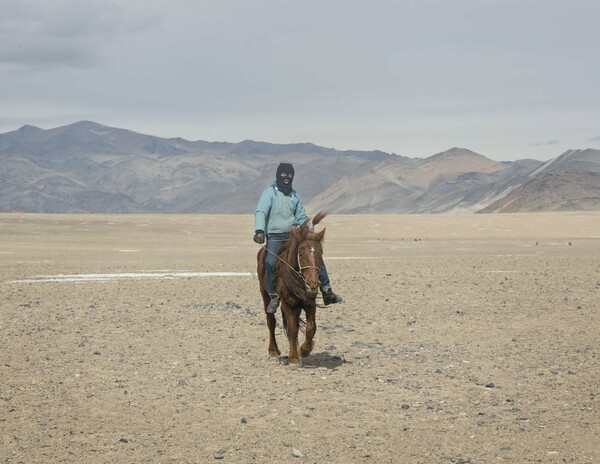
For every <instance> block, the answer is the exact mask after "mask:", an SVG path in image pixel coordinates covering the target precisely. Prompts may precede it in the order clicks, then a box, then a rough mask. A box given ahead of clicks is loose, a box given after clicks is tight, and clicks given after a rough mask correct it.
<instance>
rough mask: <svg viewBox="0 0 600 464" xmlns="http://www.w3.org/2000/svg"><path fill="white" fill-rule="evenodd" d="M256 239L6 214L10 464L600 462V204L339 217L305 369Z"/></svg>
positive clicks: (158, 225)
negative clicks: (272, 335)
mask: <svg viewBox="0 0 600 464" xmlns="http://www.w3.org/2000/svg"><path fill="white" fill-rule="evenodd" d="M252 226H253V219H252V216H250V215H245V216H233V215H231V216H230V215H210V216H209V215H189V216H184V215H177V216H174V215H154V216H151V215H30V214H18V213H15V214H0V462H2V463H64V462H68V463H71V462H78V463H88V462H94V463H96V462H97V463H110V462H115V463H124V462H127V463H138V462H139V463H142V462H144V463H148V462H157V463H201V462H215V461H216V462H232V463H246V462H256V463H283V462H297V463H354V462H356V463H363V462H377V463H404V462H406V463H471V464H474V463H491V462H499V461H500V462H514V463H517V462H518V463H529V462H532V463H533V462H535V463H564V462H567V463H597V462H600V445H599V444H598V437H599V436H600V410H599V399H598V398H599V396H600V356H599V352H600V348H599V345H598V341H599V335H600V329H599V327H600V312H599V310H600V213H552V214H546V213H538V214H506V215H348V216H344V215H331V216H329V217H327V218H326V219H325V220H324V221H323V226H324V227H327V232H326V242H325V257H326V262H327V265H328V268H329V271H330V274H331V278H332V284H333V288H334V290H335V291H336V292H338V293H339V294H341V295H342V296H343V298H344V302H343V303H341V304H338V305H331V306H327V307H322V308H319V309H318V311H317V325H318V329H317V335H316V337H315V349H314V351H313V353H312V354H311V355H310V356H309V357H307V358H305V359H304V360H303V364H302V366H301V367H292V366H288V365H287V364H286V362H285V361H286V360H285V356H282V358H281V359H279V360H276V359H275V360H274V359H270V358H269V357H268V353H267V335H268V333H267V328H266V322H265V316H264V312H263V308H262V306H261V299H260V295H259V292H258V281H257V278H256V269H255V267H256V264H255V262H256V260H255V258H256V252H257V251H258V245H256V244H254V243H253V242H252V234H253V231H252V228H253V227H252ZM280 322H281V319H280V315H278V329H277V336H278V341H279V346H280V348H282V351H284V352H285V351H286V349H287V341H286V339H285V336H284V334H283V331H282V329H281V323H280Z"/></svg>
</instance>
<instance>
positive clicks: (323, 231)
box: [315, 227, 327, 242]
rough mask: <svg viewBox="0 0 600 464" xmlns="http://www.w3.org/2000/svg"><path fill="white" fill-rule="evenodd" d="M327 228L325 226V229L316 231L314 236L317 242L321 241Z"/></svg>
mask: <svg viewBox="0 0 600 464" xmlns="http://www.w3.org/2000/svg"><path fill="white" fill-rule="evenodd" d="M326 230H327V227H325V229H323V230H322V231H321V232H318V233H316V234H315V237H316V238H317V240H318V241H319V242H322V241H323V238H325V231H326Z"/></svg>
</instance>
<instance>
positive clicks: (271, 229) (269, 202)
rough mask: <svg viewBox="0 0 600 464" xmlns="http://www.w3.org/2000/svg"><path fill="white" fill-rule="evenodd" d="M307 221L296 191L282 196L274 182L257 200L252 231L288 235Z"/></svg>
mask: <svg viewBox="0 0 600 464" xmlns="http://www.w3.org/2000/svg"><path fill="white" fill-rule="evenodd" d="M307 219H308V215H307V214H306V211H304V206H303V205H302V200H300V196H299V195H298V194H297V193H296V191H295V190H292V192H291V193H290V194H289V195H284V194H283V193H282V192H281V191H279V190H278V189H277V184H276V183H275V182H274V183H273V185H271V186H270V187H268V188H267V189H265V190H264V191H263V193H262V195H261V196H260V199H259V200H258V205H257V206H256V213H255V215H254V230H255V231H257V230H262V231H264V232H265V233H266V234H282V233H288V232H289V231H290V230H292V228H293V227H294V226H299V225H301V224H303V223H304V221H306V220H307Z"/></svg>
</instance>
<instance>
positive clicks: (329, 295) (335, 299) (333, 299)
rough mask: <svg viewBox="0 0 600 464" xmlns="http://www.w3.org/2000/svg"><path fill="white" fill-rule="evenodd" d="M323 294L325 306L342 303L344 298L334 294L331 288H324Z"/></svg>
mask: <svg viewBox="0 0 600 464" xmlns="http://www.w3.org/2000/svg"><path fill="white" fill-rule="evenodd" d="M321 292H322V293H323V303H325V306H327V305H330V304H335V303H341V301H342V297H341V296H339V295H336V294H335V293H333V290H332V289H331V287H327V288H322V289H321Z"/></svg>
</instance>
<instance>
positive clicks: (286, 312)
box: [283, 305, 300, 364]
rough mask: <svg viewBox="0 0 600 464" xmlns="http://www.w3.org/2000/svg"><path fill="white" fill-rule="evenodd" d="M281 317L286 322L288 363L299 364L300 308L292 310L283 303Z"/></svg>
mask: <svg viewBox="0 0 600 464" xmlns="http://www.w3.org/2000/svg"><path fill="white" fill-rule="evenodd" d="M283 317H285V319H286V322H287V336H288V341H289V343H290V352H289V354H288V364H300V357H299V356H298V329H299V326H300V310H299V309H295V310H292V309H291V308H290V307H289V306H287V305H283Z"/></svg>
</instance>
